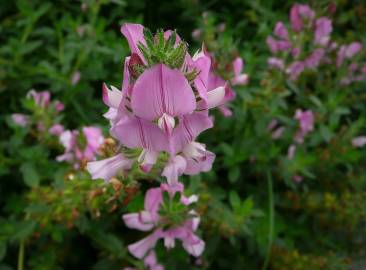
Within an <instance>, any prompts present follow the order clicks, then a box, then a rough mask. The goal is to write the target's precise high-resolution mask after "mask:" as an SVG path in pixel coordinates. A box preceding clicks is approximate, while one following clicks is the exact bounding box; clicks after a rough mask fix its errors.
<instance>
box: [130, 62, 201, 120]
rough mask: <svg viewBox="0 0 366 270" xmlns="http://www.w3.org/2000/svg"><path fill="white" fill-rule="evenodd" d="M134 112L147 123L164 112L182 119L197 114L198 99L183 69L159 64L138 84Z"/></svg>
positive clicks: (140, 78) (132, 104) (133, 104)
mask: <svg viewBox="0 0 366 270" xmlns="http://www.w3.org/2000/svg"><path fill="white" fill-rule="evenodd" d="M131 107H132V110H133V112H134V113H135V114H136V115H137V116H139V117H141V118H144V119H146V120H150V121H151V120H155V119H158V118H159V117H161V116H162V115H163V114H164V113H166V114H168V115H170V116H181V115H184V114H187V113H191V112H193V110H194V109H195V107H196V99H195V96H194V93H193V91H192V88H191V87H190V85H189V83H188V81H187V79H186V78H185V77H184V75H183V74H182V73H181V72H180V71H179V70H173V69H170V68H168V67H167V66H165V65H163V64H157V65H155V66H153V67H151V68H150V69H148V70H146V71H145V72H144V73H143V74H142V75H141V76H140V77H139V78H138V79H137V81H136V83H135V86H134V88H133V92H132V97H131Z"/></svg>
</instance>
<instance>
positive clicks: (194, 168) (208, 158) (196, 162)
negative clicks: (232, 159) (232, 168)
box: [184, 151, 215, 175]
mask: <svg viewBox="0 0 366 270" xmlns="http://www.w3.org/2000/svg"><path fill="white" fill-rule="evenodd" d="M214 160H215V154H214V153H212V152H210V151H206V153H205V156H204V157H203V158H199V159H190V158H188V159H187V167H186V170H185V171H184V174H188V175H195V174H198V173H200V172H208V171H210V170H211V168H212V163H213V162H214Z"/></svg>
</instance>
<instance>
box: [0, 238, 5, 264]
mask: <svg viewBox="0 0 366 270" xmlns="http://www.w3.org/2000/svg"><path fill="white" fill-rule="evenodd" d="M5 255H6V242H0V262H1V261H2V260H3V259H4V257H5Z"/></svg>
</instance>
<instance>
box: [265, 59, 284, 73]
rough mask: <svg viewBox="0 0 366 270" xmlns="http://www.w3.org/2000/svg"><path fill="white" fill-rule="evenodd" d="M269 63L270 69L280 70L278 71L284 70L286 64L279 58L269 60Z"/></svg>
mask: <svg viewBox="0 0 366 270" xmlns="http://www.w3.org/2000/svg"><path fill="white" fill-rule="evenodd" d="M267 63H268V65H269V67H271V68H275V69H278V70H283V69H284V67H285V64H284V62H283V60H282V59H280V58H277V57H270V58H268V60H267Z"/></svg>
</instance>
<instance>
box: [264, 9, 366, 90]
mask: <svg viewBox="0 0 366 270" xmlns="http://www.w3.org/2000/svg"><path fill="white" fill-rule="evenodd" d="M290 23H291V30H290V31H289V30H288V29H287V28H286V26H285V24H284V23H283V22H277V24H276V26H275V29H274V31H273V35H274V37H273V36H268V38H267V45H268V47H269V48H270V51H271V52H272V54H273V56H272V57H270V58H269V59H268V65H269V66H270V67H271V68H273V69H277V70H280V71H282V72H284V73H285V74H286V75H288V76H289V78H290V80H293V81H296V80H297V79H298V78H299V76H300V75H301V74H302V73H303V72H304V71H306V70H314V69H316V68H317V67H318V66H319V65H321V64H328V65H335V64H336V65H337V67H338V68H339V67H340V66H341V65H342V64H343V63H344V59H349V60H352V59H353V56H354V55H355V54H357V53H358V52H359V51H360V50H361V48H362V45H361V44H360V43H359V42H353V43H351V44H349V45H342V46H339V45H338V44H337V43H336V42H333V41H331V37H330V34H331V32H332V30H333V27H332V21H331V20H330V19H329V18H327V17H324V16H323V17H318V18H317V17H316V14H315V12H314V11H313V10H312V9H311V8H310V7H309V6H308V5H303V4H295V5H293V6H292V8H291V10H290ZM307 36H309V37H312V38H310V44H308V43H306V42H307V40H309V39H308V38H304V37H307ZM335 51H336V54H337V57H336V58H337V59H336V60H334V61H335V62H336V63H335V62H334V61H333V60H332V57H331V54H333V53H334V52H335ZM348 71H349V72H348V75H347V76H345V78H344V79H342V84H349V83H351V82H353V81H360V80H364V79H365V78H366V65H363V66H362V65H358V64H355V63H353V64H352V63H351V65H350V66H349V68H348Z"/></svg>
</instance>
